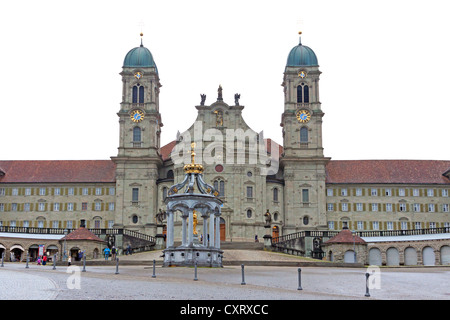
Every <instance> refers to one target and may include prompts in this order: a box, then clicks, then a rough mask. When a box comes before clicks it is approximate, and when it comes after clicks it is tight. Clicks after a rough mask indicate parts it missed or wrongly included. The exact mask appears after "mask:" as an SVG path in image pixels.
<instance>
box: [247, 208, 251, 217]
mask: <svg viewBox="0 0 450 320" xmlns="http://www.w3.org/2000/svg"><path fill="white" fill-rule="evenodd" d="M251 217H252V210H250V209H248V210H247V218H249V219H250V218H251Z"/></svg>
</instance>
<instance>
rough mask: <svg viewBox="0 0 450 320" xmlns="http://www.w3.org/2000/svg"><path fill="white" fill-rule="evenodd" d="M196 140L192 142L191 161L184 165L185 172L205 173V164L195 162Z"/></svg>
mask: <svg viewBox="0 0 450 320" xmlns="http://www.w3.org/2000/svg"><path fill="white" fill-rule="evenodd" d="M194 148H195V142H192V143H191V163H189V164H186V165H185V166H184V168H183V169H184V172H185V173H203V170H204V168H203V166H202V165H201V164H197V163H195V152H194Z"/></svg>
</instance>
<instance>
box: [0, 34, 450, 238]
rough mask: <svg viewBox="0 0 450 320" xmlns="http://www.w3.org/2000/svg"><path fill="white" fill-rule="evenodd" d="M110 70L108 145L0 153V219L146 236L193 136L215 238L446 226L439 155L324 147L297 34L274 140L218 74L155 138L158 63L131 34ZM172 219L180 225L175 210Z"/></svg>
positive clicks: (315, 86)
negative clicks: (114, 90)
mask: <svg viewBox="0 0 450 320" xmlns="http://www.w3.org/2000/svg"><path fill="white" fill-rule="evenodd" d="M281 58H282V57H281ZM280 73H281V72H280ZM120 75H121V77H122V84H123V86H122V101H121V103H120V107H119V110H118V113H117V115H118V118H119V130H120V140H119V147H118V153H117V155H115V156H113V157H111V160H92V161H84V160H83V161H81V160H80V161H76V160H75V161H0V224H1V226H11V227H14V226H17V227H42V228H68V229H75V228H77V227H79V226H80V223H81V221H82V220H83V222H85V223H86V227H87V228H125V229H130V230H134V231H139V232H142V233H145V234H149V235H153V236H154V235H156V233H157V224H158V223H157V217H156V216H157V214H158V213H160V212H164V211H165V209H166V208H165V203H164V199H165V197H166V196H167V192H168V190H169V188H170V187H171V186H172V185H174V184H175V183H179V182H181V180H182V179H183V177H184V172H183V165H184V164H186V163H189V162H190V158H189V157H190V146H191V142H195V143H196V149H195V152H196V159H197V161H201V163H203V165H204V168H205V170H204V173H203V175H204V179H205V180H206V182H207V183H209V184H211V185H213V186H214V187H215V189H217V190H218V191H219V194H218V197H219V198H220V199H221V200H222V202H223V207H222V208H221V212H222V216H221V221H220V222H221V225H220V231H221V239H222V240H226V241H254V239H255V237H259V238H260V239H261V238H262V237H263V236H264V235H265V228H264V226H265V225H266V223H268V224H270V226H271V228H272V234H273V236H278V235H283V234H289V233H293V232H297V231H301V230H340V229H342V226H343V223H345V222H347V223H348V226H349V228H350V229H352V230H360V231H362V230H398V229H418V228H438V227H450V210H449V206H450V197H449V190H450V170H449V169H450V161H444V160H427V161H425V160H420V161H419V160H351V161H335V160H331V158H330V157H326V156H325V155H324V150H323V146H322V125H323V118H324V112H323V111H322V106H321V103H320V95H319V81H320V76H321V71H320V70H319V64H318V59H317V56H316V54H315V53H314V51H313V50H312V49H311V48H309V47H307V46H304V45H303V44H302V43H301V42H300V43H299V44H298V45H296V46H294V47H293V48H292V49H291V51H290V52H289V54H288V59H287V63H286V68H285V70H284V77H283V83H282V87H283V90H284V97H285V98H284V100H285V102H284V106H280V116H281V129H280V130H282V133H283V142H282V145H278V144H276V143H275V142H274V141H272V140H271V139H265V138H264V137H262V136H261V135H260V134H258V133H257V132H255V131H254V130H252V129H251V128H250V127H249V126H248V125H247V124H246V122H245V120H244V119H243V117H242V110H243V109H244V106H242V105H240V104H239V98H240V96H239V94H236V95H235V101H234V102H231V103H227V102H225V101H224V100H223V96H222V87H221V86H219V88H218V92H217V100H216V101H215V102H214V103H212V104H210V105H206V104H205V96H204V95H202V96H201V102H200V104H199V105H197V106H195V108H196V110H197V119H196V121H195V123H193V124H192V126H191V127H190V128H189V129H188V130H187V131H186V132H183V133H180V134H179V135H178V137H177V139H176V140H175V141H172V142H170V143H169V144H167V145H164V146H161V145H160V136H161V131H162V127H163V123H162V116H161V112H162V113H163V114H164V113H168V112H170V110H168V107H165V106H161V107H160V105H159V95H160V87H161V83H160V79H159V71H158V68H157V66H156V63H155V61H154V59H153V56H152V54H151V52H150V51H149V50H148V49H147V48H146V47H144V46H143V44H142V42H141V45H140V46H138V47H136V48H133V49H132V50H130V51H129V52H128V53H127V54H126V56H125V59H124V62H123V67H122V72H121V73H120ZM274 90H275V89H274ZM169 120H170V119H169ZM327 121H334V120H333V119H327ZM174 225H175V229H176V230H178V231H179V232H177V231H176V234H180V237H181V231H180V229H181V218H180V217H179V216H176V217H175V221H174ZM201 225H202V221H201V220H200V221H199V226H201ZM200 229H201V227H200Z"/></svg>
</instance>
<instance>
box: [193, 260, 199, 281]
mask: <svg viewBox="0 0 450 320" xmlns="http://www.w3.org/2000/svg"><path fill="white" fill-rule="evenodd" d="M194 270H195V272H194V281H197V280H198V279H197V262H196V263H195V265H194Z"/></svg>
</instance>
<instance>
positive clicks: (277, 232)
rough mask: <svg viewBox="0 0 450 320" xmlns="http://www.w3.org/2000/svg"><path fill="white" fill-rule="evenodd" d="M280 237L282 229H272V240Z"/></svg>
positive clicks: (275, 227)
mask: <svg viewBox="0 0 450 320" xmlns="http://www.w3.org/2000/svg"><path fill="white" fill-rule="evenodd" d="M279 236H280V228H278V226H274V227H273V228H272V239H273V238H277V237H279Z"/></svg>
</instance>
